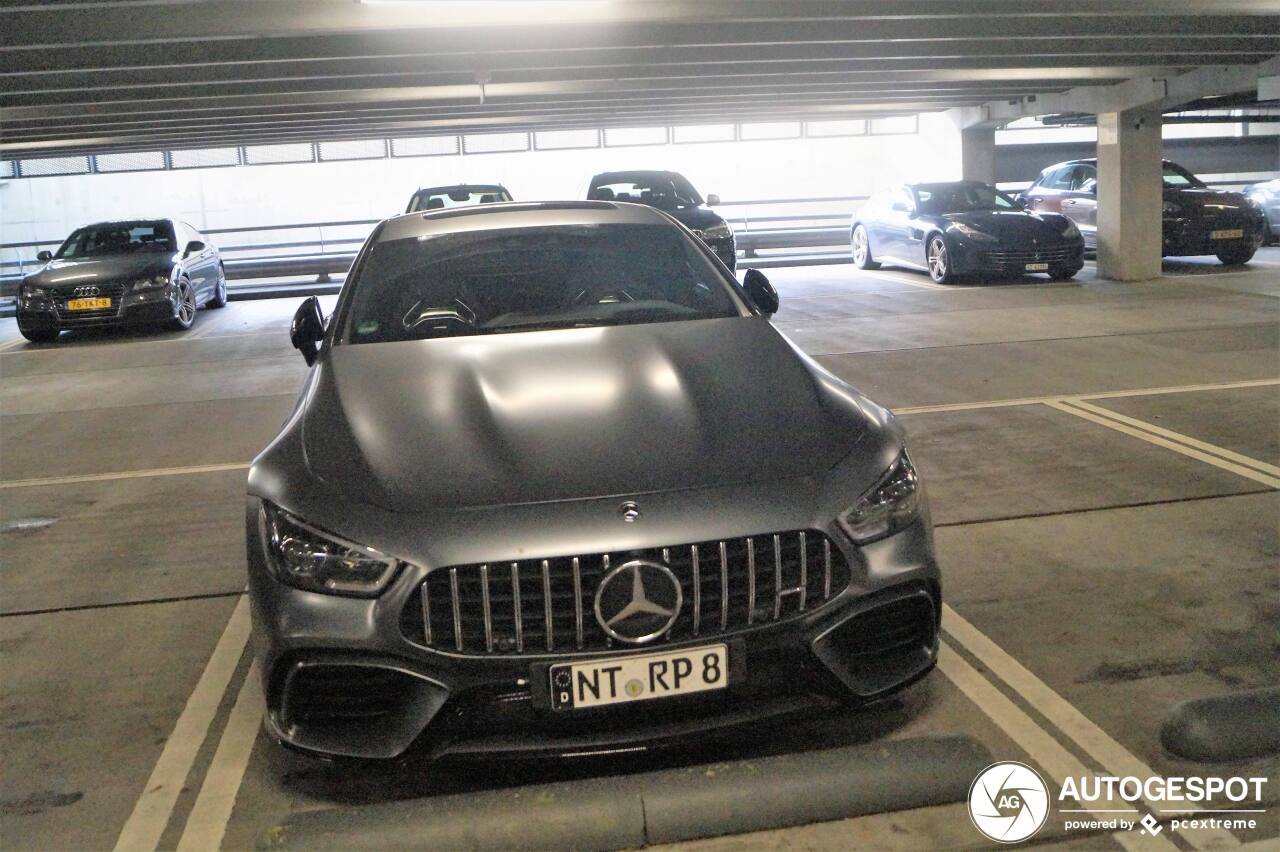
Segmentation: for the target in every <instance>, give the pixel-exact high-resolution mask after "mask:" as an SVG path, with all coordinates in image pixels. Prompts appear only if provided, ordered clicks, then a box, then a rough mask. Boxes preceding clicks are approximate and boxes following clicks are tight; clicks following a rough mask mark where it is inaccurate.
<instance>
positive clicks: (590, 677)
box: [551, 645, 729, 710]
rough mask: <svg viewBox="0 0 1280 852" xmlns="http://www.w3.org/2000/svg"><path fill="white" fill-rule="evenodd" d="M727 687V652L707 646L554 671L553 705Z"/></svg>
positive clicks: (567, 706)
mask: <svg viewBox="0 0 1280 852" xmlns="http://www.w3.org/2000/svg"><path fill="white" fill-rule="evenodd" d="M728 685H729V648H728V646H727V645H704V646H702V647H700V648H685V649H684V650H681V651H672V652H670V653H667V654H646V655H644V656H636V657H614V658H613V659H608V660H592V661H590V662H586V663H565V664H562V665H558V666H552V667H551V706H552V708H553V709H556V710H581V709H585V708H588V707H603V706H606V705H610V704H629V703H631V702H632V701H648V700H649V699H651V698H666V697H668V696H672V695H689V694H692V693H695V692H709V691H711V690H716V689H724V688H725V687H726V686H728Z"/></svg>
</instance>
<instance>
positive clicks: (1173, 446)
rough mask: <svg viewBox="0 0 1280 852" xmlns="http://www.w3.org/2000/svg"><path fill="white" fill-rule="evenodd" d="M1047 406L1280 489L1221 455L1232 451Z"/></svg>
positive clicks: (1279, 483) (1064, 406)
mask: <svg viewBox="0 0 1280 852" xmlns="http://www.w3.org/2000/svg"><path fill="white" fill-rule="evenodd" d="M1045 404H1046V405H1048V406H1049V407H1050V408H1054V409H1057V410H1058V411H1065V412H1066V413H1067V414H1070V415H1073V416H1075V417H1080V418H1083V419H1085V420H1088V421H1090V422H1092V423H1097V424H1098V425H1099V426H1106V427H1107V428H1108V429H1114V430H1115V431H1117V432H1123V433H1124V434H1126V435H1132V436H1133V437H1135V438H1141V439H1142V440H1144V441H1146V442H1147V443H1148V444H1155V445H1156V446H1157V447H1164V448H1165V449H1167V450H1173V451H1174V452H1175V453H1181V454H1182V455H1184V456H1188V457H1190V458H1193V459H1196V460H1198V461H1202V462H1204V463H1206V464H1211V465H1213V466H1214V467H1218V468H1221V469H1223V470H1226V471H1230V472H1231V473H1234V474H1238V475H1240V476H1243V477H1245V478H1246V479H1252V480H1253V481H1254V482H1260V483H1262V484H1263V485H1266V486H1267V487H1269V488H1280V477H1276V476H1271V475H1269V474H1266V473H1263V472H1262V471H1260V470H1255V469H1254V467H1245V466H1244V465H1242V464H1237V463H1236V462H1234V461H1228V460H1227V459H1226V458H1224V457H1223V456H1222V455H1221V453H1224V452H1229V451H1227V450H1223V449H1222V448H1221V447H1216V446H1214V445H1213V444H1204V443H1203V442H1200V441H1197V442H1196V443H1197V444H1200V445H1201V446H1206V447H1212V448H1213V452H1212V453H1210V452H1206V451H1205V450H1202V449H1198V448H1196V447H1193V446H1188V445H1187V444H1186V443H1179V442H1178V441H1172V440H1169V439H1168V438H1164V437H1161V436H1160V435H1156V434H1154V433H1152V432H1149V431H1147V430H1146V428H1145V424H1144V428H1142V429H1138V428H1135V427H1133V426H1130V425H1128V424H1126V423H1122V422H1120V421H1119V420H1114V419H1112V418H1111V417H1110V416H1103V415H1100V414H1096V413H1094V412H1093V411H1087V410H1085V409H1083V408H1077V407H1075V406H1074V405H1072V404H1071V403H1070V401H1064V402H1049V403H1045ZM1094 408H1095V409H1096V410H1097V411H1106V409H1102V408H1097V407H1096V406H1094ZM1110 413H1111V412H1107V414H1108V415H1110ZM1137 422H1142V421H1137ZM1172 434H1175V435H1177V434H1178V433H1176V432H1174V433H1172ZM1181 440H1194V439H1186V438H1185V436H1179V441H1181ZM1250 462H1251V463H1252V464H1253V465H1254V466H1257V465H1261V464H1263V462H1259V461H1255V460H1253V459H1250Z"/></svg>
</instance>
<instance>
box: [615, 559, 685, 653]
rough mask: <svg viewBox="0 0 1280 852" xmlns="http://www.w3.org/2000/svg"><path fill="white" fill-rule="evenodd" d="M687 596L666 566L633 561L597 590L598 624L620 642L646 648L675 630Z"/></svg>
mask: <svg viewBox="0 0 1280 852" xmlns="http://www.w3.org/2000/svg"><path fill="white" fill-rule="evenodd" d="M683 603H684V593H683V592H682V591H681V589H680V581H679V580H678V579H676V575H675V574H673V573H671V571H670V569H668V568H667V567H666V566H664V565H659V564H658V563H656V562H649V561H647V560H644V559H633V560H632V561H630V562H626V563H624V564H622V565H619V566H618V567H617V568H614V569H613V570H611V571H609V573H607V574H605V575H604V579H602V580H601V581H600V585H599V587H597V588H596V621H598V622H600V626H601V627H602V628H604V632H605V633H608V634H609V635H610V636H612V637H613V638H614V639H617V640H618V641H619V642H627V643H629V644H632V645H643V644H644V643H645V642H652V641H653V640H654V639H657V638H658V637H659V636H661V635H662V634H663V633H666V632H667V631H668V630H670V629H671V626H672V625H673V624H675V623H676V618H677V617H678V616H679V615H680V606H681V604H683Z"/></svg>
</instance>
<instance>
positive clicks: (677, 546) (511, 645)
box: [245, 201, 940, 758]
mask: <svg viewBox="0 0 1280 852" xmlns="http://www.w3.org/2000/svg"><path fill="white" fill-rule="evenodd" d="M777 306H778V305H777V294H776V293H775V292H774V290H773V288H772V287H771V286H770V285H769V283H768V281H767V279H765V277H764V276H763V275H762V274H760V273H759V272H758V271H752V272H750V273H748V276H747V279H746V281H745V282H744V284H743V285H741V286H740V285H738V283H737V282H736V281H735V280H734V279H733V277H732V276H730V275H729V274H728V273H727V272H726V271H725V269H724V267H723V266H722V265H720V264H718V263H716V262H714V261H713V260H712V257H711V255H710V252H709V250H708V249H707V248H706V247H705V246H704V245H702V244H701V243H700V242H699V241H697V240H696V239H694V238H692V237H691V236H690V235H689V234H688V232H687V231H686V230H685V229H683V228H680V227H678V226H677V225H676V224H675V223H674V222H673V221H672V220H671V219H670V218H669V217H668V216H667V215H666V214H664V213H662V212H660V211H658V210H653V209H649V208H645V207H642V206H639V205H634V204H613V203H608V202H589V201H588V202H580V201H579V202H548V203H542V204H503V205H486V206H483V207H480V206H476V207H470V208H465V209H459V210H446V211H441V212H436V213H426V214H409V215H403V216H398V217H395V218H392V219H388V220H387V221H385V222H383V223H382V224H380V225H379V226H378V227H377V228H376V229H375V230H374V232H373V233H372V234H371V235H370V237H369V238H368V240H367V241H366V242H365V244H364V247H363V248H362V249H361V250H360V252H359V254H358V256H357V258H356V260H355V263H354V265H353V267H352V270H351V274H350V275H349V276H348V278H347V280H346V283H345V284H344V286H343V289H342V293H341V295H340V296H339V299H338V304H337V307H336V308H335V312H334V314H333V316H332V317H331V318H330V320H329V321H328V322H325V319H324V318H323V317H322V316H321V315H320V309H319V305H318V302H316V301H315V300H314V299H312V300H308V301H307V302H305V303H304V304H303V306H302V307H301V309H300V310H299V312H298V314H297V316H296V317H295V320H294V325H293V332H292V334H293V341H294V343H295V345H296V346H297V347H298V348H299V349H301V350H302V352H303V354H304V356H305V357H306V359H307V361H308V363H310V364H311V371H310V373H309V374H308V376H307V379H306V381H305V383H304V386H303V389H302V392H301V396H300V397H299V400H298V403H297V406H296V408H295V409H294V412H293V414H292V415H291V416H290V417H289V419H288V421H287V422H286V423H285V425H284V426H283V428H282V430H281V432H280V434H279V435H278V436H277V437H276V438H275V439H274V440H273V441H272V442H271V444H270V445H269V446H268V447H267V448H266V449H265V450H264V451H263V452H262V453H261V455H259V456H258V458H257V459H256V460H255V461H254V463H253V466H252V468H251V470H250V473H249V483H248V503H247V507H246V517H245V520H246V526H247V533H248V560H249V594H250V599H251V602H252V611H253V618H254V632H255V644H256V652H257V655H258V660H259V664H260V668H261V672H262V676H263V678H264V686H265V692H266V696H267V711H266V722H267V727H268V730H269V731H270V732H271V733H272V734H273V735H274V736H275V737H276V738H278V739H279V740H280V741H282V742H283V743H285V744H287V745H288V746H291V747H293V748H297V749H300V750H303V751H307V752H311V753H315V754H320V755H334V756H339V755H342V756H352V757H360V758H390V757H395V756H397V755H400V754H402V753H404V752H406V751H407V750H409V749H410V747H411V746H413V747H414V748H413V752H414V753H415V754H418V755H426V756H433V757H434V756H440V755H444V754H450V755H468V754H470V755H477V754H503V755H510V754H513V753H514V754H526V755H530V756H532V755H535V754H536V755H581V754H593V753H607V752H610V751H616V750H617V749H619V748H622V749H627V750H635V749H643V748H647V747H650V746H654V745H658V744H663V743H670V742H675V741H678V740H681V739H682V738H684V737H695V738H705V737H706V736H708V735H709V734H710V733H711V732H713V731H716V730H719V729H724V728H726V727H728V726H732V725H735V724H741V723H746V722H751V721H756V720H763V719H767V718H774V717H777V716H781V715H783V714H789V713H796V712H812V711H814V710H815V709H819V708H832V707H838V706H840V705H841V704H842V703H849V702H868V701H873V700H875V699H879V698H882V697H883V696H886V695H888V694H890V693H893V692H895V691H896V690H899V689H901V688H902V687H904V686H906V685H907V684H909V683H911V682H912V681H914V680H916V679H918V678H920V677H922V676H923V675H924V674H925V673H927V672H928V671H929V670H930V669H931V668H932V667H933V665H934V661H935V654H936V650H937V637H938V624H939V612H940V601H939V593H940V591H939V590H940V586H939V576H938V566H937V563H936V561H935V558H934V549H933V541H932V528H931V525H930V521H929V514H928V510H927V508H926V505H925V498H924V492H923V489H922V486H921V483H920V481H919V479H918V477H917V474H916V470H915V468H914V467H913V465H912V462H911V459H910V457H909V456H908V455H907V451H906V448H905V446H904V443H903V434H902V430H901V429H900V428H899V427H898V425H897V424H896V422H895V421H894V418H893V415H892V414H890V413H889V412H888V411H886V410H885V409H883V408H881V407H880V406H878V405H876V404H875V403H873V402H871V401H870V400H868V399H866V398H865V397H863V396H862V395H861V394H859V393H858V392H857V391H856V390H854V389H853V388H850V387H849V386H847V385H845V384H843V383H842V382H840V380H838V379H837V378H835V377H834V376H832V375H831V374H830V373H827V372H826V371H825V370H823V369H822V368H821V367H820V366H818V365H817V364H816V363H815V362H814V361H813V360H812V359H810V358H808V357H806V356H805V355H804V354H803V353H802V352H800V351H799V350H798V349H796V348H795V346H794V345H793V344H792V343H791V342H790V341H789V340H787V339H786V338H785V337H783V336H782V335H781V334H780V333H779V332H778V331H777V330H776V329H775V328H774V327H773V325H772V324H771V323H770V321H769V316H770V314H771V313H772V312H773V311H775V310H776V309H777Z"/></svg>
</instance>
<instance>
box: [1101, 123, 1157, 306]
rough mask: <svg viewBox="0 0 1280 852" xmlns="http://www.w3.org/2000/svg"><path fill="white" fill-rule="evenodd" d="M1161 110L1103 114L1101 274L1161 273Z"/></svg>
mask: <svg viewBox="0 0 1280 852" xmlns="http://www.w3.org/2000/svg"><path fill="white" fill-rule="evenodd" d="M1160 162H1161V117H1160V112H1159V111H1158V110H1151V109H1134V110H1125V111H1124V112H1104V113H1099V114H1098V275H1100V276H1101V277H1103V278H1111V279H1113V280H1116V281H1143V280H1145V279H1148V278H1157V277H1159V275H1160V255H1161V251H1160V228H1161V218H1162V213H1163V207H1164V198H1163V194H1162V177H1161V168H1160Z"/></svg>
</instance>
